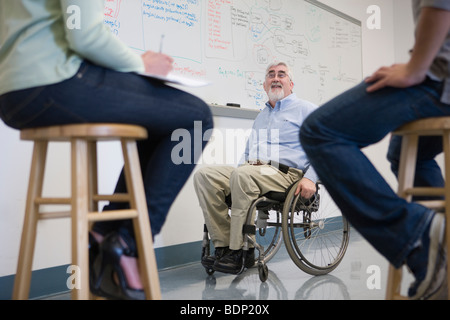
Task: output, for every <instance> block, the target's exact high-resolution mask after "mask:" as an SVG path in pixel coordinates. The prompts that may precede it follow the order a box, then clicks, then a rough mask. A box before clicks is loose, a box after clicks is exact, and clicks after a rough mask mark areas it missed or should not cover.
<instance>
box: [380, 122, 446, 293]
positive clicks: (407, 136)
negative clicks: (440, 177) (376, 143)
mask: <svg viewBox="0 0 450 320" xmlns="http://www.w3.org/2000/svg"><path fill="white" fill-rule="evenodd" d="M393 134H395V135H401V136H402V137H403V139H402V150H401V156H400V167H399V173H398V175H399V177H398V183H399V185H398V195H399V196H401V197H403V198H405V199H407V200H408V201H411V200H412V196H444V197H445V201H444V200H441V201H439V200H436V201H420V202H419V203H421V204H423V205H425V206H427V207H429V208H431V209H434V210H436V211H439V212H444V213H445V214H446V231H445V232H446V237H445V239H446V240H445V241H446V243H445V245H446V246H447V252H450V251H449V249H450V236H449V235H450V219H449V213H450V183H449V182H450V117H439V118H428V119H422V120H417V121H413V122H411V123H408V124H406V125H404V126H402V127H400V128H399V129H397V130H396V131H395V132H394V133H393ZM420 136H442V139H443V146H444V157H445V181H446V183H445V188H430V187H428V188H424V187H422V188H414V187H413V185H414V175H415V170H416V161H417V149H418V143H419V137H420ZM399 236H401V235H399ZM447 278H448V280H450V264H448V263H447ZM401 279H402V269H401V268H400V269H395V268H394V267H393V266H392V265H391V266H390V267H389V276H388V283H387V292H386V298H387V299H390V300H392V299H407V297H405V296H402V295H401V293H400V289H401V288H400V287H401ZM449 288H450V287H449ZM449 297H450V290H449Z"/></svg>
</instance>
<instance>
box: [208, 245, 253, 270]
mask: <svg viewBox="0 0 450 320" xmlns="http://www.w3.org/2000/svg"><path fill="white" fill-rule="evenodd" d="M244 252H245V254H246V255H245V259H243V255H244ZM254 264H255V248H250V249H249V250H248V251H244V250H242V249H240V250H230V251H229V252H228V253H227V254H225V255H224V256H223V257H222V258H220V259H218V260H217V261H216V262H215V263H214V266H213V269H214V270H215V271H219V272H224V273H231V274H239V273H241V272H242V271H243V270H244V268H251V267H253V266H254Z"/></svg>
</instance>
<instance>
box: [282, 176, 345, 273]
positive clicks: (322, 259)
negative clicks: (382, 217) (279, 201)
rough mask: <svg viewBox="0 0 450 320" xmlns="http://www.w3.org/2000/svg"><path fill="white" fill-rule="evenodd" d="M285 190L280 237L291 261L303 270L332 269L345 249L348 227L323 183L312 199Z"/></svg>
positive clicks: (327, 270) (327, 271)
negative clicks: (281, 234) (281, 236)
mask: <svg viewBox="0 0 450 320" xmlns="http://www.w3.org/2000/svg"><path fill="white" fill-rule="evenodd" d="M296 189H297V184H296V185H295V186H294V187H293V188H291V190H290V191H289V193H288V195H287V197H286V201H285V204H284V207H283V214H282V216H283V221H282V230H283V239H284V243H285V246H286V250H287V252H288V253H289V256H290V257H291V259H292V261H293V262H294V263H295V264H296V265H297V266H298V267H299V268H300V269H301V270H303V271H304V272H306V273H308V274H311V275H324V274H328V273H329V272H331V271H332V270H334V269H335V268H336V267H337V266H338V265H339V263H340V262H341V261H342V259H343V257H344V254H345V252H346V250H347V246H348V241H349V232H350V227H349V223H348V221H347V220H346V219H345V218H344V217H343V216H342V215H341V214H340V210H339V209H338V208H337V206H336V205H335V204H334V202H333V201H332V199H331V197H330V196H329V194H328V193H327V192H326V190H325V187H324V186H323V185H318V192H317V193H316V195H315V197H314V200H312V201H304V200H303V199H302V198H301V197H300V195H298V196H295V191H296Z"/></svg>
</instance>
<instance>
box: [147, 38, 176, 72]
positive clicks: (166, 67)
mask: <svg viewBox="0 0 450 320" xmlns="http://www.w3.org/2000/svg"><path fill="white" fill-rule="evenodd" d="M163 40H164V35H162V36H161V43H160V47H159V51H160V52H159V53H158V52H153V51H147V52H145V53H144V54H143V55H142V56H141V57H142V60H143V61H144V65H145V72H146V73H150V74H154V75H159V76H166V75H167V74H168V73H169V72H170V71H172V70H173V59H172V58H171V57H170V56H168V55H166V54H163V53H162V45H163Z"/></svg>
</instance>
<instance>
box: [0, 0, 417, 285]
mask: <svg viewBox="0 0 450 320" xmlns="http://www.w3.org/2000/svg"><path fill="white" fill-rule="evenodd" d="M322 2H323V3H325V4H327V5H329V6H331V7H333V8H336V9H337V10H340V11H342V12H344V13H346V14H348V15H350V16H352V17H355V18H357V19H359V20H361V21H362V23H363V72H364V76H367V75H369V74H370V73H371V72H373V71H375V70H376V69H377V68H378V67H379V66H381V65H390V64H392V63H394V62H401V61H405V60H406V59H407V55H405V53H407V51H408V50H409V49H410V46H411V42H412V37H411V36H412V20H411V13H410V12H411V9H410V7H411V6H410V0H395V1H394V0H339V1H337V0H322ZM370 5H378V6H379V7H380V8H381V18H382V20H381V29H380V30H368V29H367V28H366V27H365V26H366V20H367V18H368V17H369V14H367V13H366V10H367V8H368V7H369V6H370ZM215 125H216V128H218V129H221V130H222V131H224V130H225V129H226V128H236V129H240V128H242V129H248V128H250V127H251V121H249V120H243V119H232V118H223V117H220V118H217V117H216V118H215ZM222 131H221V132H222ZM0 145H1V146H2V150H3V151H2V154H1V155H0V161H1V166H0V277H1V276H4V275H9V274H14V273H15V269H16V263H17V252H18V248H19V241H20V232H21V228H22V219H23V211H24V206H25V197H26V186H27V180H28V171H29V165H30V160H31V159H30V158H31V144H30V143H28V142H22V141H20V140H19V135H18V132H17V131H14V130H12V129H10V128H8V127H6V126H5V125H4V124H3V123H0ZM386 150H387V139H385V140H383V141H382V142H380V143H379V144H377V145H375V146H372V147H369V148H367V149H366V150H365V152H366V153H367V155H368V156H369V158H370V159H371V160H372V161H373V162H374V163H375V165H376V167H377V168H378V169H379V170H380V171H381V172H382V173H383V175H384V176H385V177H386V179H387V180H388V181H389V183H391V184H392V185H393V186H395V184H396V182H395V178H394V177H393V175H392V174H391V173H390V170H389V165H388V164H387V161H386V159H385V154H386ZM63 151H68V149H67V148H66V147H65V146H59V145H58V146H56V147H55V148H52V149H51V152H50V156H49V157H50V159H53V160H52V164H51V169H50V170H49V172H48V180H49V182H47V183H46V186H45V189H44V190H45V192H47V191H48V192H49V193H50V192H56V193H57V194H58V195H59V194H61V195H62V196H64V195H65V194H67V193H66V192H68V190H69V186H68V172H69V171H68V167H66V164H67V165H68V163H69V159H68V158H67V156H62V154H63V153H66V154H67V152H63ZM102 152H103V153H102V154H103V155H102V157H105V158H104V161H103V163H105V164H104V166H102V167H101V172H102V175H101V177H102V178H101V181H100V182H101V185H100V189H101V191H110V190H112V189H113V187H114V181H115V179H116V176H117V174H118V171H119V168H120V166H121V160H117V161H111V159H118V158H119V157H118V156H117V154H118V152H119V149H118V146H116V145H106V146H105V147H104V149H102ZM63 163H64V165H63ZM105 173H107V174H106V175H105ZM58 183H62V184H63V187H62V188H61V187H59V186H58ZM202 226H203V218H202V214H201V211H200V208H199V206H198V203H197V199H196V197H195V192H194V190H193V187H192V180H191V179H189V180H188V182H187V184H186V186H185V188H184V189H183V190H182V192H181V193H180V195H179V196H178V198H177V199H176V201H175V203H174V205H173V207H172V209H171V212H170V214H169V217H168V220H167V222H166V224H165V226H164V228H163V231H162V233H161V234H160V235H159V236H157V238H156V245H157V246H158V247H161V246H169V245H175V244H181V243H186V242H192V241H198V240H201V237H202V230H203V229H202ZM69 235H70V229H69V225H68V223H67V222H66V221H62V220H61V221H57V222H50V221H45V222H43V223H41V227H40V229H39V233H38V241H37V247H36V249H37V251H36V258H35V263H34V268H35V269H40V268H46V267H51V266H57V265H63V264H68V263H69V262H70V252H69V250H70V246H69Z"/></svg>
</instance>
